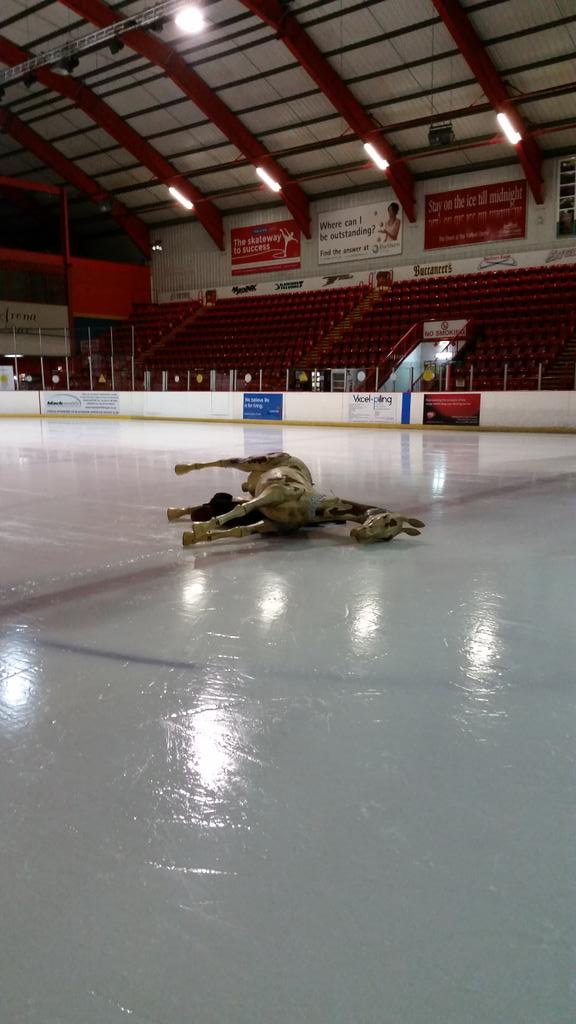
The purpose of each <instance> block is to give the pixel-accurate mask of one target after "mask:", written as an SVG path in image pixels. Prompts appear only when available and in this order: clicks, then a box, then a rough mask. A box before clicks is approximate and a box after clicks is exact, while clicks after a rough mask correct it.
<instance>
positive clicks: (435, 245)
mask: <svg viewBox="0 0 576 1024" xmlns="http://www.w3.org/2000/svg"><path fill="white" fill-rule="evenodd" d="M525 234H526V182H525V181H502V182H499V183H498V184H496V185H480V186H478V187H476V188H459V189H453V190H452V191H451V192H436V193H434V194H433V195H427V196H426V197H425V227H424V248H425V249H441V248H443V247H444V246H450V245H474V244H475V243H477V242H499V241H503V240H505V239H511V238H524V236H525Z"/></svg>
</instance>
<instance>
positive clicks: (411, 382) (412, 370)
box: [408, 366, 414, 391]
mask: <svg viewBox="0 0 576 1024" xmlns="http://www.w3.org/2000/svg"><path fill="white" fill-rule="evenodd" d="M413 387H414V367H413V366H411V367H410V384H409V386H408V391H412V388H413Z"/></svg>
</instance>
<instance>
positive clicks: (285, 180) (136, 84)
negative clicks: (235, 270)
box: [0, 0, 576, 252]
mask: <svg viewBox="0 0 576 1024" xmlns="http://www.w3.org/2000/svg"><path fill="white" fill-rule="evenodd" d="M183 3H184V0H183ZM154 6H155V4H154V3H153V2H151V0H122V2H120V3H116V4H107V3H105V2H104V0H36V2H35V0H2V3H1V5H0V62H1V63H0V94H1V96H0V204H3V205H2V207H1V209H2V215H5V216H6V217H7V216H8V214H7V210H8V209H10V210H12V211H14V210H17V211H18V217H21V216H22V215H23V213H22V211H23V208H27V209H28V211H29V208H30V206H33V204H34V203H35V202H36V197H33V198H31V197H30V196H29V195H28V194H26V195H25V196H23V195H22V194H21V193H20V194H19V195H18V196H16V195H15V193H13V192H12V191H11V189H10V188H9V183H7V182H6V180H5V179H6V178H10V177H17V178H19V179H23V180H25V181H26V180H27V181H30V182H46V183H51V184H57V185H63V184H66V185H67V186H70V190H69V192H70V214H71V218H72V221H73V224H74V226H75V230H76V232H79V233H80V234H81V235H82V236H83V237H85V238H90V237H95V236H99V235H102V234H106V233H109V232H110V230H111V223H112V224H113V227H114V229H115V230H116V231H117V230H118V226H119V225H120V226H121V227H122V230H123V231H125V232H127V233H128V234H129V235H130V236H131V238H132V239H133V241H134V242H135V244H136V246H137V247H138V248H140V250H141V251H142V252H146V247H147V244H148V243H147V233H148V230H149V229H154V228H158V227H161V226H165V225H167V224H173V223H181V222H182V221H183V220H185V219H187V218H190V217H196V218H197V219H198V220H199V221H200V222H201V223H202V224H203V226H204V228H205V229H206V231H207V232H208V233H209V235H210V236H211V237H212V239H213V240H214V243H215V244H216V245H219V246H222V244H223V231H222V217H223V216H224V215H225V214H228V213H231V212H241V211H242V212H248V211H250V209H252V208H254V207H262V206H272V205H283V206H284V207H285V208H286V210H287V212H288V213H289V214H290V215H291V216H292V217H294V219H295V220H297V221H298V223H299V224H300V226H301V228H302V230H303V231H304V233H305V234H308V233H309V226H310V214H309V203H310V201H311V200H313V199H315V198H319V197H323V198H324V197H327V196H332V195H337V194H341V193H346V192H356V193H357V192H360V191H364V190H366V191H368V190H370V189H373V188H377V187H379V186H381V185H382V183H383V181H384V180H385V181H387V183H388V184H389V185H390V186H391V187H392V188H393V190H394V192H395V193H396V195H397V197H398V200H399V201H400V202H401V204H402V206H403V208H404V211H405V214H406V216H407V217H408V218H409V219H413V218H414V212H415V211H414V182H415V181H417V180H419V179H425V178H429V177H438V176H443V175H453V174H458V173H462V172H466V171H472V170H479V169H484V168H487V167H495V166H504V165H514V164H516V165H517V166H518V168H519V173H523V174H524V175H525V176H526V178H527V180H528V183H529V187H530V189H531V191H532V194H533V195H534V197H535V198H536V201H537V202H540V201H541V200H542V191H541V162H542V159H543V158H546V157H550V156H557V155H562V154H567V153H574V152H575V151H576V60H575V56H574V54H575V49H576V4H575V3H574V0H196V6H199V7H200V8H201V9H202V12H203V14H204V16H205V20H206V25H205V28H204V30H203V31H202V32H201V33H199V34H195V35H189V34H185V33H183V32H182V31H181V30H180V29H178V28H177V27H176V25H175V24H174V20H173V18H169V19H168V20H166V21H165V22H164V24H163V25H160V24H157V25H156V28H155V29H153V28H140V27H139V28H136V29H134V28H133V29H132V30H131V31H130V32H124V33H122V25H121V22H122V20H124V19H127V18H130V17H134V16H139V15H142V14H143V13H144V12H147V11H149V10H150V9H151V8H153V7H154ZM106 26H113V28H112V30H111V31H113V32H114V33H117V34H116V35H115V37H114V41H115V43H116V45H113V46H112V47H110V44H109V42H108V43H107V44H103V45H101V46H99V47H98V48H96V49H93V50H90V51H85V52H82V54H81V56H80V59H79V63H78V64H77V66H76V67H73V68H72V67H69V69H68V70H69V71H71V73H66V71H65V69H63V68H62V67H61V66H60V64H61V61H58V62H53V63H49V64H46V65H44V66H42V67H39V68H37V69H36V71H35V74H34V75H31V76H28V77H27V79H26V81H24V80H23V78H22V76H20V77H19V78H18V77H17V76H16V77H15V78H14V79H13V80H11V81H9V82H4V83H3V84H1V80H2V76H3V75H4V77H5V74H4V73H5V72H6V71H7V69H9V68H16V67H20V65H21V64H22V63H23V62H25V61H27V60H28V59H29V58H31V57H36V56H39V55H42V54H45V53H48V52H49V51H53V50H59V49H60V50H61V49H62V48H63V47H66V46H68V45H69V44H70V43H74V42H76V41H79V40H82V39H84V37H86V36H87V35H89V34H94V33H95V31H96V30H97V29H102V28H105V27H106ZM120 43H122V44H123V45H122V46H121V47H120ZM112 50H114V51H115V52H112ZM498 112H506V113H507V114H508V115H509V118H510V120H511V121H512V122H513V123H514V127H515V128H516V129H517V131H518V132H519V133H520V134H521V136H522V141H521V142H519V143H518V144H517V145H516V146H513V145H511V144H510V143H509V142H508V141H507V139H506V137H505V136H504V134H503V133H502V131H501V129H500V127H499V126H498V124H497V122H496V114H497V113H498ZM445 123H450V124H451V125H452V129H453V133H454V138H453V140H452V141H450V140H449V137H448V136H447V137H446V138H445V140H444V144H441V145H438V146H431V145H430V140H429V131H430V127H431V125H432V126H438V125H439V124H445ZM367 142H368V143H372V145H373V146H374V147H375V149H376V152H377V154H379V156H380V158H381V159H383V160H386V161H387V162H388V164H389V167H388V168H387V170H386V171H383V170H381V169H379V168H378V167H376V166H375V164H374V163H373V162H372V160H371V159H370V158H369V156H368V155H367V153H366V152H365V150H364V146H363V144H364V143H367ZM257 166H259V167H262V168H264V169H265V170H266V171H267V173H268V175H269V176H270V177H271V178H272V179H273V180H274V181H275V182H277V183H278V184H279V185H280V186H281V191H280V192H278V193H274V192H272V191H270V190H269V188H268V187H267V186H266V185H265V184H263V183H262V182H261V180H260V179H259V178H258V176H257V174H256V167H257ZM2 179H4V180H2ZM170 185H172V186H175V187H177V189H178V191H179V192H180V193H181V194H183V195H184V196H185V197H186V198H187V199H188V200H189V201H190V202H192V203H193V204H194V209H193V211H192V212H190V211H187V210H185V209H184V208H182V207H181V206H180V205H179V204H178V203H176V202H175V201H174V199H173V198H172V196H171V195H170V193H169V192H168V186H170ZM15 199H18V200H19V202H17V203H16V202H15ZM40 207H42V204H41V203H40ZM40 214H41V216H45V215H46V210H45V209H43V208H41V209H40ZM112 218H113V221H112ZM4 223H7V221H6V220H4Z"/></svg>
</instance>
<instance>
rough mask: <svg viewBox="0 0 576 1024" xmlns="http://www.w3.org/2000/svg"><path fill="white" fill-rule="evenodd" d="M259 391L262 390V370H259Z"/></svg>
mask: <svg viewBox="0 0 576 1024" xmlns="http://www.w3.org/2000/svg"><path fill="white" fill-rule="evenodd" d="M259 386H260V391H262V370H260V385H259Z"/></svg>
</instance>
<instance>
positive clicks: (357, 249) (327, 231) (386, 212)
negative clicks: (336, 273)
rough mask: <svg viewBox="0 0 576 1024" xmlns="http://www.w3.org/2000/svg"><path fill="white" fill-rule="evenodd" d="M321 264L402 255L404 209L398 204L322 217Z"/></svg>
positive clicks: (320, 216) (320, 227)
mask: <svg viewBox="0 0 576 1024" xmlns="http://www.w3.org/2000/svg"><path fill="white" fill-rule="evenodd" d="M317 234H318V263H320V264H323V263H347V262H349V261H350V260H379V259H381V258H382V257H383V256H398V255H399V254H400V253H401V252H402V208H401V206H400V205H399V204H398V203H396V202H391V203H387V204H386V203H378V204H376V203H375V204H374V205H373V206H353V207H350V208H349V209H348V210H332V211H330V212H329V213H319V214H318V225H317Z"/></svg>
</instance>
